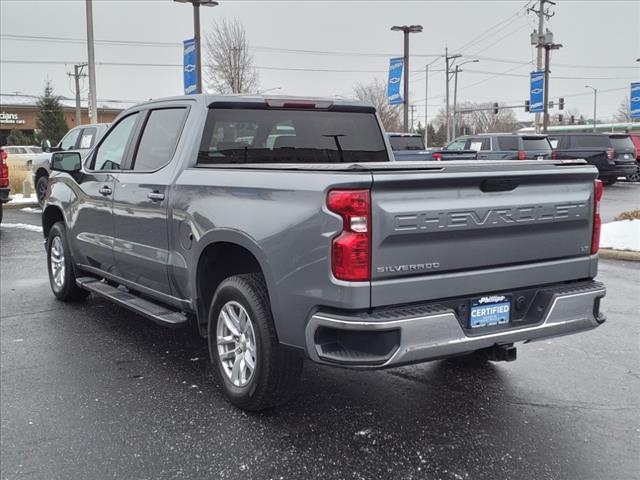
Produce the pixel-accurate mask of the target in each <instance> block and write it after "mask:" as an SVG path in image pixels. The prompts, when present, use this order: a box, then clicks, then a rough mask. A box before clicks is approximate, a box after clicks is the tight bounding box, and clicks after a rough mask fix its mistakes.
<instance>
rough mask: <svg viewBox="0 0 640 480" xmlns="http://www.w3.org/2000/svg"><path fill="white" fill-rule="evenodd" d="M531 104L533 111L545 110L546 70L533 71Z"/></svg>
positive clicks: (530, 107) (530, 108)
mask: <svg viewBox="0 0 640 480" xmlns="http://www.w3.org/2000/svg"><path fill="white" fill-rule="evenodd" d="M529 104H530V106H529V111H530V112H531V113H538V112H544V72H531V88H530V89H529Z"/></svg>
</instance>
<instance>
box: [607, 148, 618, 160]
mask: <svg viewBox="0 0 640 480" xmlns="http://www.w3.org/2000/svg"><path fill="white" fill-rule="evenodd" d="M607 158H608V159H609V160H613V159H614V158H616V150H615V148H607Z"/></svg>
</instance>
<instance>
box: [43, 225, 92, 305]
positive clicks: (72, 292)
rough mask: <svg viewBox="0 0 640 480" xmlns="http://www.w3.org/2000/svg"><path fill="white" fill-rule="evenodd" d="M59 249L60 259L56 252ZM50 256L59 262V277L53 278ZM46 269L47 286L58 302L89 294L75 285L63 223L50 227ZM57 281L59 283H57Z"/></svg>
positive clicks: (69, 300) (84, 296) (70, 300)
mask: <svg viewBox="0 0 640 480" xmlns="http://www.w3.org/2000/svg"><path fill="white" fill-rule="evenodd" d="M60 249H61V251H62V257H60V255H59V253H58V251H59V250H60ZM52 255H53V256H54V258H55V257H57V258H58V259H59V260H60V261H59V263H58V265H60V268H62V271H61V272H60V276H59V277H55V274H54V267H53V263H55V262H52V261H51V258H52ZM47 268H48V270H49V284H50V285H51V290H52V291H53V294H54V295H55V296H56V298H57V299H58V300H61V301H63V302H72V301H74V300H82V299H83V298H86V297H87V296H88V295H89V293H90V292H88V291H87V290H84V289H82V288H80V287H78V285H76V274H75V266H74V264H73V259H72V258H71V251H70V250H69V244H68V242H67V230H66V228H65V226H64V223H63V222H57V223H55V224H54V225H53V227H51V231H50V232H49V237H48V238H47ZM58 280H59V281H58Z"/></svg>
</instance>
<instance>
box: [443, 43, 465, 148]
mask: <svg viewBox="0 0 640 480" xmlns="http://www.w3.org/2000/svg"><path fill="white" fill-rule="evenodd" d="M461 56H462V55H460V54H456V55H451V56H450V55H449V49H448V48H445V50H444V60H445V64H446V68H445V79H446V82H445V83H446V86H447V87H446V95H445V96H446V100H445V102H446V105H445V116H446V120H447V122H446V125H447V142H449V141H450V140H451V119H450V118H449V117H450V115H449V79H450V76H449V67H450V65H449V60H455V59H456V58H459V57H461Z"/></svg>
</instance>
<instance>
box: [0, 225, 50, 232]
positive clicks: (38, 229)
mask: <svg viewBox="0 0 640 480" xmlns="http://www.w3.org/2000/svg"><path fill="white" fill-rule="evenodd" d="M0 228H17V229H20V230H28V231H30V232H38V233H42V227H39V226H37V225H29V224H28V223H0Z"/></svg>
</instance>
